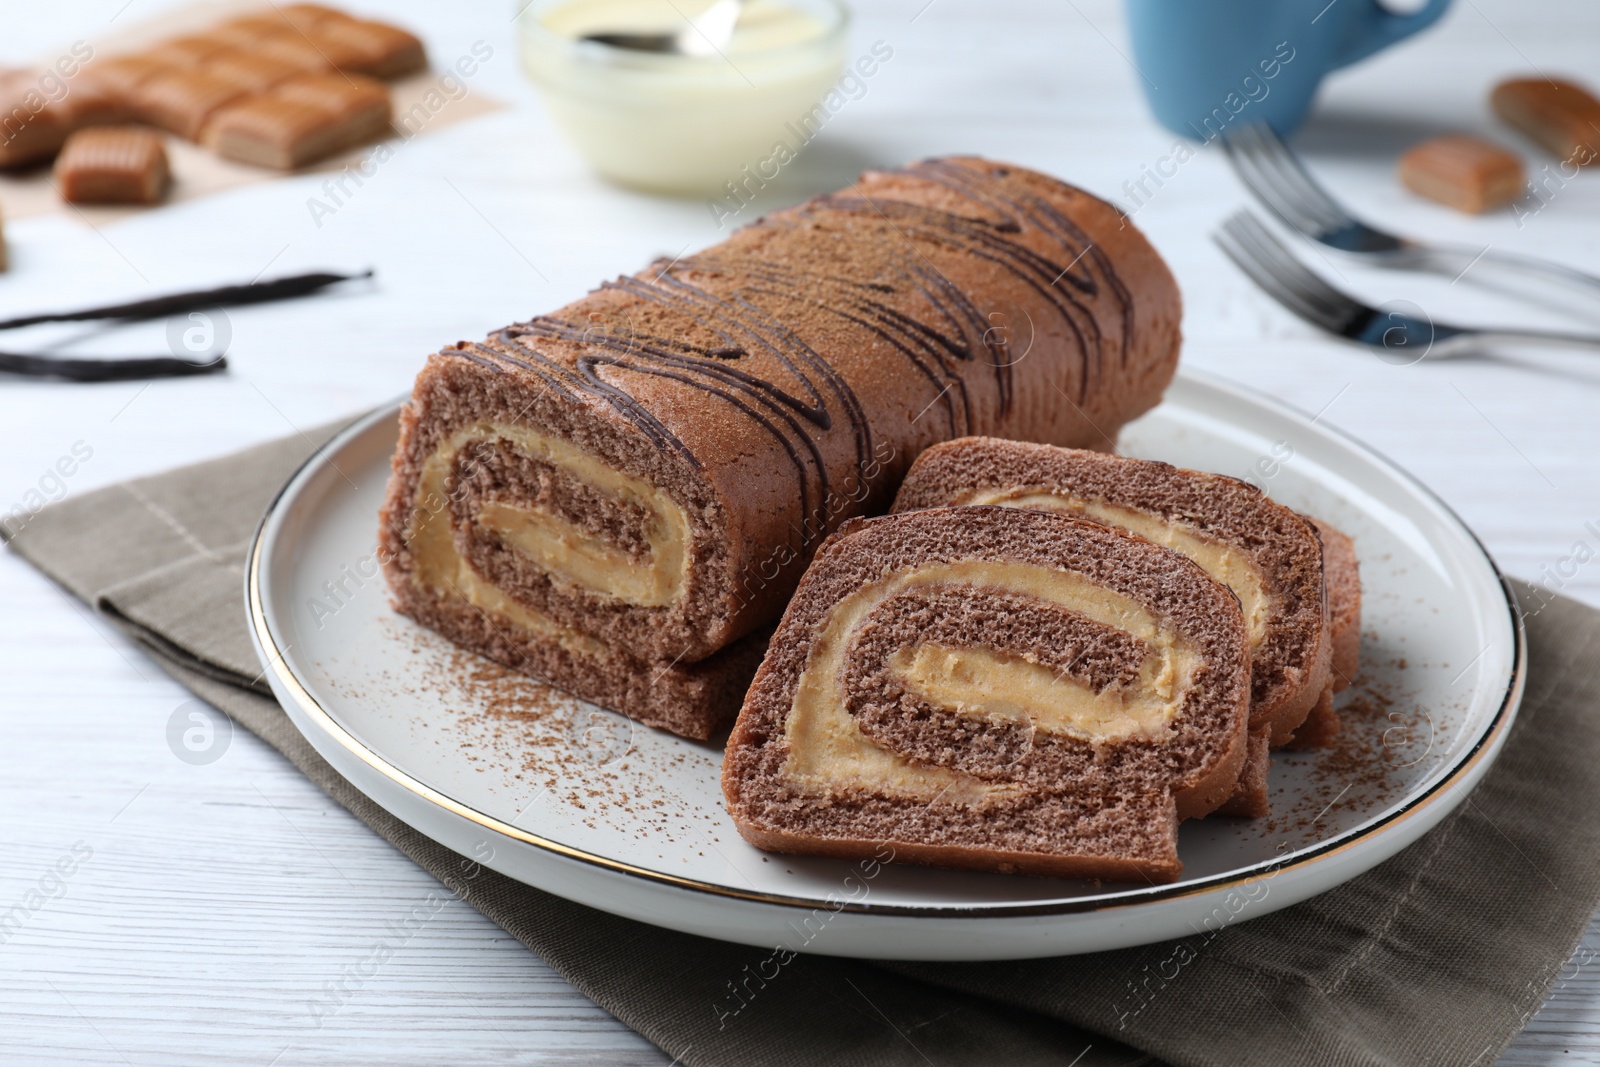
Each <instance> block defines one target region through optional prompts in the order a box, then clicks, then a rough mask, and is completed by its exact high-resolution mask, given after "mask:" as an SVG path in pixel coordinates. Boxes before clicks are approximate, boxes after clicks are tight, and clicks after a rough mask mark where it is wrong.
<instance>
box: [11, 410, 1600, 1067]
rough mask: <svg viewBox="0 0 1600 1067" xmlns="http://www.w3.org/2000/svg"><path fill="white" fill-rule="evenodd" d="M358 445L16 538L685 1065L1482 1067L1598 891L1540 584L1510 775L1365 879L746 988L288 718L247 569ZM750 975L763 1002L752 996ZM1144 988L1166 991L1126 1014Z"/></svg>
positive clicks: (1590, 826) (1592, 624)
mask: <svg viewBox="0 0 1600 1067" xmlns="http://www.w3.org/2000/svg"><path fill="white" fill-rule="evenodd" d="M338 428H339V427H337V426H328V427H323V428H321V429H319V430H317V431H314V432H313V433H311V434H310V435H302V436H297V437H294V438H290V439H286V440H282V441H277V442H273V443H270V444H267V445H262V446H259V447H256V448H252V449H250V450H248V451H245V452H241V453H238V454H236V455H233V456H228V457H225V458H223V459H219V460H213V461H211V462H207V463H202V464H198V465H196V466H192V467H186V468H183V469H181V470H177V471H172V472H170V473H166V474H161V475H157V476H155V477H152V478H142V479H138V480H136V481H133V482H128V483H125V484H122V485H116V486H111V487H109V488H106V489H102V490H99V491H97V492H94V493H90V494H86V495H84V496H82V497H79V498H76V499H73V500H69V501H65V502H63V503H61V504H58V505H55V506H53V507H51V508H48V509H46V510H45V511H42V512H40V513H39V514H38V515H37V516H35V517H34V518H33V519H32V520H31V521H30V522H29V523H28V524H27V525H26V526H25V527H24V528H23V529H21V530H20V531H19V532H17V533H16V534H15V535H14V537H13V538H12V540H11V545H12V547H13V549H14V550H16V551H17V552H19V553H20V554H21V555H22V556H23V557H24V558H26V559H28V560H30V561H31V562H32V563H33V564H34V565H35V566H37V567H38V568H39V569H40V570H42V571H44V572H45V573H46V574H48V575H49V576H51V577H52V578H54V579H55V580H56V581H58V582H60V583H61V584H62V585H64V586H65V587H66V588H67V589H68V590H70V591H71V592H72V593H73V594H75V595H77V596H79V597H81V598H82V599H84V600H85V601H87V602H89V603H91V604H93V605H94V606H95V608H96V609H97V610H99V611H101V612H103V613H105V614H106V615H107V616H109V617H110V618H111V619H113V620H114V621H115V622H116V623H117V624H118V625H119V626H120V627H121V628H122V629H123V630H124V631H125V632H126V633H128V634H129V635H130V636H131V637H133V638H134V639H136V640H138V641H139V642H141V643H142V644H143V645H144V646H145V648H146V649H147V650H148V651H149V653H150V654H151V656H152V657H153V658H154V659H155V660H156V661H157V662H158V663H159V664H160V665H161V666H162V667H163V668H164V669H165V670H166V671H167V672H168V673H170V674H171V675H172V676H173V677H175V678H176V679H178V680H179V681H180V682H182V683H183V684H184V685H185V686H187V687H189V688H190V689H192V690H193V691H194V692H195V693H197V694H198V695H199V696H201V697H203V698H204V699H206V700H208V701H210V702H211V703H213V704H215V705H216V706H217V707H218V708H221V709H222V710H224V711H226V712H227V713H228V714H229V715H231V716H232V717H233V718H234V719H235V720H236V721H237V722H239V723H240V724H242V725H243V726H245V727H246V728H248V729H249V730H251V731H252V732H254V733H256V734H257V735H259V736H260V737H261V738H263V739H264V740H265V741H266V742H267V743H268V744H270V745H272V746H273V747H274V748H276V749H277V750H278V751H279V752H281V753H283V755H284V756H286V757H287V758H288V759H289V760H291V761H292V762H293V763H294V764H295V766H297V767H299V768H300V769H301V770H302V771H303V772H304V773H305V774H306V775H307V776H308V777H310V778H311V779H312V780H313V781H314V782H316V783H317V784H318V785H319V786H321V787H322V788H323V789H324V790H326V791H327V793H328V794H329V795H330V796H331V797H333V798H334V799H335V800H337V801H338V802H339V803H340V804H343V805H344V806H345V807H346V808H348V809H350V811H352V812H354V813H355V815H356V816H357V817H359V818H360V819H361V820H362V821H363V822H365V823H366V824H367V825H368V826H370V827H372V828H373V829H374V830H376V831H377V832H378V833H379V834H381V835H383V837H384V838H385V839H387V840H388V841H389V842H390V843H392V844H393V845H394V846H395V847H396V848H398V849H400V850H401V851H402V852H404V853H405V854H406V855H408V856H410V857H411V858H412V859H413V860H415V861H416V862H417V863H419V864H421V865H422V866H423V867H424V868H426V869H427V870H428V871H429V872H430V873H432V874H433V875H434V876H435V877H437V878H439V879H440V881H442V882H444V883H445V884H446V885H447V886H448V887H449V888H450V889H452V890H453V891H455V892H457V893H458V894H460V895H461V896H462V897H463V899H465V900H467V901H468V902H469V903H471V904H472V905H473V906H475V907H476V908H478V910H480V911H481V912H483V913H484V914H485V915H487V916H488V917H489V918H490V919H492V920H494V921H495V922H496V923H499V924H500V925H501V926H502V927H504V928H505V929H506V930H507V931H508V932H509V933H511V934H512V936H514V937H516V938H517V939H518V940H519V941H521V942H522V943H523V944H525V945H527V946H528V947H529V948H530V949H532V950H533V951H534V952H536V953H538V954H539V955H540V956H541V957H542V958H543V959H544V960H546V961H547V962H548V963H549V964H550V965H551V966H552V967H554V968H555V969H556V970H558V971H560V972H561V974H563V975H564V976H566V978H567V979H568V980H570V981H571V982H572V983H573V984H574V985H575V986H577V987H578V988H579V989H581V990H582V991H583V992H584V993H586V994H587V995H589V996H590V997H592V998H593V999H594V1000H595V1001H597V1002H598V1003H599V1004H600V1005H601V1006H603V1007H604V1008H606V1009H607V1010H608V1011H610V1012H611V1013H612V1014H614V1015H616V1016H617V1017H618V1018H620V1019H621V1020H622V1021H623V1022H625V1023H627V1024H628V1025H629V1026H631V1027H633V1028H634V1029H635V1030H637V1031H639V1032H640V1033H641V1034H643V1035H644V1036H645V1037H647V1038H649V1039H650V1040H651V1041H654V1042H655V1043H656V1044H657V1045H659V1046H661V1048H663V1049H665V1050H666V1052H667V1053H668V1054H669V1055H672V1056H676V1057H678V1058H679V1060H680V1061H681V1062H683V1063H686V1064H690V1065H696V1067H698V1065H712V1064H737V1065H741V1067H744V1065H756V1067H766V1065H773V1067H776V1065H791V1064H792V1065H800V1064H818V1063H826V1064H844V1065H848V1064H863V1065H865V1064H907V1065H924V1064H931V1063H938V1064H940V1065H941V1067H944V1065H962V1064H973V1065H979V1064H985V1065H986V1064H995V1063H1006V1064H1009V1065H1013V1067H1026V1065H1031V1064H1046V1063H1049V1064H1073V1065H1076V1067H1107V1065H1128V1064H1135V1063H1138V1064H1150V1063H1157V1062H1170V1063H1172V1064H1177V1065H1197V1067H1198V1065H1219V1067H1221V1065H1227V1067H1235V1065H1252V1064H1261V1065H1272V1067H1277V1065H1279V1064H1285V1063H1305V1064H1328V1065H1334V1064H1338V1065H1353V1064H1396V1065H1404V1067H1415V1065H1419V1064H1482V1065H1487V1064H1490V1063H1493V1062H1494V1060H1495V1058H1496V1056H1497V1055H1498V1054H1499V1052H1500V1050H1501V1049H1503V1048H1504V1047H1505V1045H1506V1044H1507V1043H1508V1042H1509V1041H1510V1040H1511V1038H1512V1037H1513V1036H1515V1034H1516V1033H1517V1031H1518V1030H1519V1029H1520V1028H1521V1027H1522V1025H1523V1024H1524V1023H1525V1022H1526V1020H1527V1019H1528V1018H1529V1017H1530V1016H1531V1015H1532V1013H1533V1012H1534V1011H1536V1010H1537V1008H1538V1006H1539V1004H1540V1003H1541V1002H1542V1000H1543V998H1544V996H1545V993H1546V991H1547V990H1548V989H1549V987H1550V985H1551V983H1552V982H1553V981H1554V979H1555V978H1556V976H1557V975H1558V974H1559V973H1560V971H1561V970H1562V968H1563V966H1564V964H1565V963H1566V962H1567V960H1568V958H1569V957H1570V955H1571V953H1572V951H1573V949H1574V946H1575V945H1576V944H1577V942H1578V939H1579V937H1580V936H1581V934H1582V932H1583V930H1584V927H1585V924H1586V923H1587V921H1588V919H1589V916H1590V915H1591V914H1592V913H1593V912H1594V909H1595V907H1596V904H1597V902H1600V817H1597V816H1600V775H1596V774H1595V773H1594V768H1595V767H1596V766H1600V729H1596V723H1595V722H1594V721H1593V713H1594V709H1595V708H1596V706H1597V704H1600V612H1596V611H1593V610H1591V609H1589V608H1587V607H1584V606H1582V605H1580V604H1577V603H1575V602H1573V601H1571V600H1566V599H1563V598H1559V597H1557V598H1554V599H1550V598H1549V597H1548V594H1545V595H1544V596H1542V597H1541V602H1542V603H1543V605H1544V606H1543V607H1542V608H1541V610H1539V611H1538V612H1536V613H1533V614H1531V615H1530V616H1529V617H1528V619H1527V625H1528V642H1529V648H1530V674H1529V684H1528V691H1527V696H1526V699H1525V701H1524V704H1523V708H1522V713H1521V715H1520V717H1519V719H1518V721H1517V724H1516V726H1515V728H1514V730H1513V731H1512V733H1511V736H1510V738H1509V740H1508V742H1507V745H1506V748H1505V750H1504V753H1503V754H1502V755H1501V757H1500V759H1499V761H1498V763H1496V765H1495V766H1494V768H1493V769H1492V770H1491V771H1490V773H1489V775H1488V776H1487V777H1486V779H1485V780H1484V781H1483V783H1482V784H1481V785H1480V786H1479V787H1478V789H1477V790H1476V791H1475V792H1474V793H1473V795H1472V797H1471V798H1470V800H1469V801H1468V802H1467V803H1466V804H1463V805H1462V807H1461V808H1460V809H1458V810H1457V812H1456V813H1455V814H1453V815H1452V816H1450V817H1449V818H1448V819H1446V820H1445V822H1444V823H1443V824H1442V825H1441V826H1440V827H1439V828H1437V829H1436V830H1434V831H1433V832H1432V833H1430V834H1429V835H1427V836H1426V837H1425V838H1423V840H1421V841H1420V842H1418V843H1417V844H1415V845H1413V846H1412V847H1411V848H1409V849H1407V850H1406V851H1404V852H1402V853H1401V854H1400V855H1399V856H1397V857H1395V858H1394V859H1392V860H1390V861H1389V862H1388V863H1385V864H1383V865H1382V866H1380V867H1378V868H1376V869H1375V870H1373V871H1371V872H1369V873H1367V874H1365V875H1363V876H1361V877H1360V878H1357V879H1355V880H1353V881H1351V882H1348V883H1346V884H1345V885H1343V886H1340V887H1339V888H1337V889H1335V890H1333V891H1331V892H1329V893H1325V894H1323V895H1322V896H1320V897H1317V898H1315V899H1314V900H1311V901H1308V902H1306V903H1304V904H1300V905H1298V906H1296V907H1293V908H1288V909H1285V910H1283V911H1280V912H1277V913H1275V914H1273V915H1269V916H1266V917H1263V918H1261V919H1257V920H1254V921H1252V922H1245V923H1239V924H1236V925H1232V926H1228V927H1226V928H1224V929H1223V931H1222V932H1221V933H1220V934H1219V935H1216V936H1214V937H1210V938H1204V939H1202V938H1200V937H1196V938H1193V939H1188V940H1186V941H1183V942H1174V943H1171V944H1165V945H1152V946H1147V947H1144V948H1135V949H1128V950H1124V951H1119V952H1107V953H1100V954H1097V955H1093V956H1069V957H1062V958H1059V959H1047V960H1031V961H1022V962H1014V963H986V964H932V963H915V964H912V963H887V962H886V963H876V964H874V963H862V962H853V961H847V960H834V959H826V958H822V957H812V956H798V957H795V958H794V959H793V960H791V961H789V962H788V963H787V964H786V965H784V966H783V967H782V968H781V969H780V971H779V972H778V974H777V976H776V977H772V978H769V979H767V980H766V981H765V982H764V983H760V982H758V983H755V984H748V983H747V982H746V978H747V971H746V968H747V967H748V968H749V972H758V973H761V974H770V973H771V964H770V963H769V964H767V965H766V969H764V970H763V969H762V968H761V964H762V963H763V961H766V960H767V959H768V957H769V956H770V955H771V953H770V952H769V950H765V949H747V948H742V947H739V946H736V945H729V944H724V943H722V942H718V941H711V940H707V939H704V938H698V937H692V936H689V935H685V934H678V933H673V932H671V931H667V930H661V929H657V928H655V927H651V926H646V925H643V924H640V923H636V922H632V921H630V920H627V919H621V918H617V917H615V916H612V915H608V914H605V913H604V912H599V911H595V910H593V909H590V908H587V907H584V906H583V905H580V904H574V903H571V902H570V901H566V900H562V899H560V898H558V897H554V896H551V895H549V894H547V893H542V892H540V891H539V890H536V889H532V888H529V887H527V886H524V885H521V884H519V883H516V882H513V881H511V880H510V879H507V878H504V877H502V876H500V875H498V874H495V873H494V872H492V871H489V870H487V869H484V868H481V867H478V866H477V865H476V864H473V863H472V862H470V861H469V860H466V859H464V858H463V857H461V856H459V855H457V854H455V853H453V852H451V851H450V850H448V849H446V848H443V847H442V846H440V845H438V844H435V843H434V842H432V841H430V840H428V839H427V838H425V837H423V836H422V835H421V834H419V833H417V832H416V831H415V830H412V829H411V828H410V827H408V826H406V825H404V824H402V823H401V822H399V821H398V820H396V819H395V818H393V817H392V816H390V815H389V814H388V813H387V812H385V811H384V810H383V809H381V808H379V807H378V806H377V805H376V804H374V803H373V802H372V801H371V800H369V799H367V797H366V796H364V795H363V794H361V793H360V792H358V791H357V790H356V789H355V788H354V787H353V786H351V785H350V783H349V782H347V781H345V780H344V779H343V778H341V777H340V776H339V775H338V774H336V773H335V772H334V771H333V769H332V768H331V767H329V766H328V764H326V763H325V762H323V760H322V759H321V758H320V757H319V756H318V755H317V754H316V752H315V751H313V750H312V748H311V746H310V745H309V744H308V743H307V742H306V741H305V740H304V739H303V738H302V737H301V736H300V735H299V733H298V732H296V730H295V729H294V727H293V726H292V725H290V722H289V719H288V717H287V716H286V715H285V714H284V712H283V710H282V709H281V708H280V707H279V706H278V705H277V703H276V702H275V701H274V700H273V699H272V697H271V695H270V693H269V691H268V690H267V688H266V686H265V684H264V683H263V682H262V681H261V676H260V668H259V664H258V663H257V662H256V658H255V655H254V653H253V652H252V650H251V646H250V641H249V638H248V635H247V632H246V629H245V621H244V608H243V603H242V591H241V590H242V577H241V575H242V565H243V558H244V552H245V548H246V545H247V543H248V539H249V538H250V536H251V534H252V533H253V531H254V529H255V525H256V522H257V520H258V518H259V517H260V514H261V512H262V511H263V509H264V508H265V507H266V504H267V502H268V501H269V500H270V499H271V498H272V496H273V494H274V493H275V492H276V491H277V489H278V487H279V486H280V485H281V484H282V483H283V482H284V481H285V480H286V479H287V477H288V476H289V474H290V473H291V472H292V471H293V470H294V469H295V467H296V466H298V465H299V463H300V462H301V461H302V460H304V459H305V458H306V457H307V456H308V455H310V454H311V453H312V452H313V450H314V448H315V447H317V446H319V445H320V444H321V443H322V442H323V441H325V440H326V439H327V438H328V437H329V436H331V435H332V433H334V432H335V431H336V430H337V429H338ZM1523 589H1524V590H1525V589H1526V587H1523ZM1524 599H1525V600H1527V599H1528V598H1527V597H1526V596H1524ZM1174 960H1179V961H1182V962H1181V965H1179V966H1175V965H1174V964H1173V961H1174ZM1152 974H1156V975H1157V976H1158V980H1156V981H1153V982H1152V981H1151V980H1150V976H1151V975H1152ZM735 983H739V984H740V986H741V989H742V990H753V991H754V992H753V993H746V994H745V995H744V996H743V997H742V998H741V1000H737V1001H736V1000H734V999H732V997H731V994H732V992H733V986H734V984H735ZM1135 987H1143V988H1145V989H1147V990H1154V993H1153V995H1147V996H1145V997H1143V998H1141V1000H1140V1002H1142V1003H1143V1004H1144V1007H1143V1008H1142V1010H1139V1011H1137V1012H1129V1011H1128V1007H1127V1006H1128V1004H1129V1003H1130V999H1129V997H1128V996H1127V995H1126V994H1128V993H1129V991H1131V990H1132V989H1133V988H1135ZM741 1002H742V1003H743V1005H744V1006H743V1007H742V1008H740V1009H739V1010H737V1011H731V1010H730V1008H731V1007H732V1006H734V1005H736V1004H739V1003H741Z"/></svg>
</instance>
